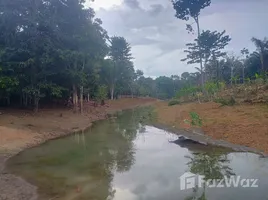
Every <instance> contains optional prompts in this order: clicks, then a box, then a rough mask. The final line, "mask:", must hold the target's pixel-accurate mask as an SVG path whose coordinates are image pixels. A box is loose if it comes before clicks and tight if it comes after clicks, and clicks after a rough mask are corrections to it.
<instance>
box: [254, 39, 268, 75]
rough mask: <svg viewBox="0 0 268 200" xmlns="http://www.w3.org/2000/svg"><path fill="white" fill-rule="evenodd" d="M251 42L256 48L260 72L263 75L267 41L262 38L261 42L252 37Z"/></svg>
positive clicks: (267, 46)
mask: <svg viewBox="0 0 268 200" xmlns="http://www.w3.org/2000/svg"><path fill="white" fill-rule="evenodd" d="M251 41H252V42H253V43H254V44H255V46H256V47H257V51H258V53H259V55H260V61H261V71H262V72H263V73H264V72H265V71H266V69H265V60H264V57H265V54H266V52H267V50H268V41H267V38H264V39H263V40H260V39H257V38H255V37H253V38H252V39H251Z"/></svg>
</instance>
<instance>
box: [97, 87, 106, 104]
mask: <svg viewBox="0 0 268 200" xmlns="http://www.w3.org/2000/svg"><path fill="white" fill-rule="evenodd" d="M107 96H108V90H107V86H105V85H101V86H99V87H98V91H97V94H96V99H97V101H98V102H104V100H106V99H107Z"/></svg>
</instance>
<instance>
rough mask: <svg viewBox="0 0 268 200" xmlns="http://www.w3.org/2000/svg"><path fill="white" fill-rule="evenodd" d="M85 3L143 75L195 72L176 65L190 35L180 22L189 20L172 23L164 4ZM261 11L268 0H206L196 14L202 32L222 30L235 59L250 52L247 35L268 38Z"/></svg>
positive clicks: (138, 0)
mask: <svg viewBox="0 0 268 200" xmlns="http://www.w3.org/2000/svg"><path fill="white" fill-rule="evenodd" d="M86 5H87V6H90V7H93V8H94V9H95V12H96V17H98V18H101V20H102V21H103V27H104V28H105V29H106V30H107V31H108V33H109V35H110V36H123V37H124V38H126V40H127V41H128V42H129V43H130V44H131V46H132V54H133V57H134V58H135V59H134V60H133V61H134V64H135V68H136V69H141V70H142V71H143V72H144V74H145V75H146V76H150V77H158V76H171V75H180V74H182V73H183V72H185V71H188V72H195V71H196V69H195V67H196V65H187V64H186V63H185V62H182V61H181V59H182V58H185V57H186V55H185V53H184V52H183V51H184V50H185V44H186V43H189V42H192V41H193V40H194V38H195V37H196V34H195V35H193V34H189V33H188V32H187V31H186V23H192V22H191V21H190V22H185V21H182V20H180V19H177V18H176V17H175V10H174V9H173V7H172V3H171V1H170V0H95V1H94V2H89V0H88V2H87V3H86ZM267 10H268V0H212V3H211V6H210V7H207V8H205V9H204V10H202V11H201V16H200V26H201V29H202V30H211V31H214V30H217V31H223V30H226V33H227V34H228V35H230V37H231V38H232V41H231V42H230V44H229V45H228V47H227V48H226V49H225V50H226V51H227V52H228V53H230V54H235V55H237V56H239V53H240V50H241V49H243V48H244V47H245V48H248V49H249V50H250V51H254V50H255V47H254V44H253V43H252V42H251V38H252V37H257V38H262V39H263V38H264V37H265V36H268V26H267V19H268V12H267ZM193 27H194V28H195V26H194V25H193Z"/></svg>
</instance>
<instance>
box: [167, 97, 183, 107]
mask: <svg viewBox="0 0 268 200" xmlns="http://www.w3.org/2000/svg"><path fill="white" fill-rule="evenodd" d="M179 104H180V101H179V100H177V99H172V100H171V101H169V102H168V106H175V105H179Z"/></svg>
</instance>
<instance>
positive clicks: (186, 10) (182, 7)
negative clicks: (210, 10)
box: [172, 0, 211, 21]
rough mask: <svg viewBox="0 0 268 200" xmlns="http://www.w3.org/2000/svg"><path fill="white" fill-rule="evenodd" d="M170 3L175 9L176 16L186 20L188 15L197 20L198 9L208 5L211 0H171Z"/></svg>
mask: <svg viewBox="0 0 268 200" xmlns="http://www.w3.org/2000/svg"><path fill="white" fill-rule="evenodd" d="M172 3H173V7H174V9H175V10H176V17H177V18H179V19H182V20H186V21H188V20H189V18H190V17H192V18H194V19H195V20H197V18H198V16H199V15H200V11H201V10H202V9H204V8H205V7H207V6H209V5H210V3H211V0H194V1H189V0H172Z"/></svg>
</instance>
